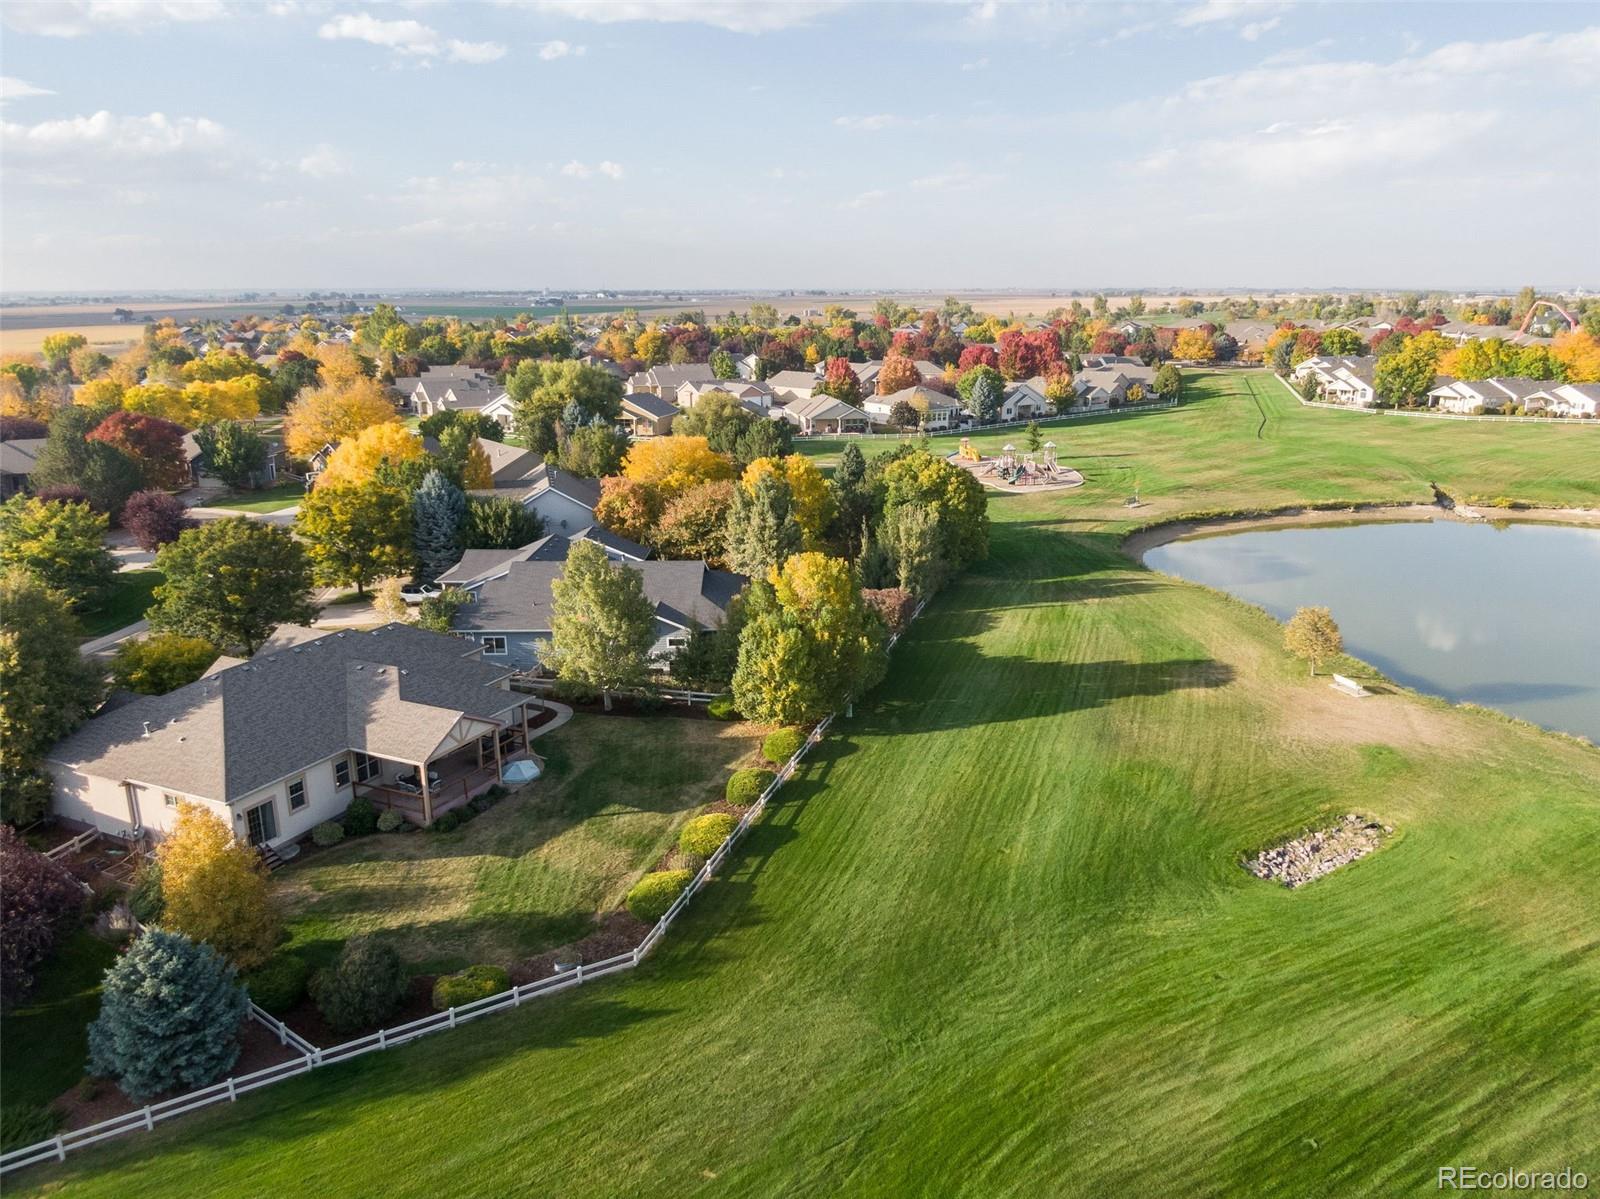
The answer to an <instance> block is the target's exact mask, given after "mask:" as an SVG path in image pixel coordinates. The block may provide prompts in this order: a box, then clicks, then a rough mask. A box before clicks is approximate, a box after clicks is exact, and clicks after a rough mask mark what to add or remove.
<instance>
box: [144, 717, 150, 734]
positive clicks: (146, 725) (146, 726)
mask: <svg viewBox="0 0 1600 1199" xmlns="http://www.w3.org/2000/svg"><path fill="white" fill-rule="evenodd" d="M144 735H145V736H146V737H148V736H149V735H150V722H149V721H148V720H147V721H145V722H144Z"/></svg>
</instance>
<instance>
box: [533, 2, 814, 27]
mask: <svg viewBox="0 0 1600 1199" xmlns="http://www.w3.org/2000/svg"><path fill="white" fill-rule="evenodd" d="M501 3H506V4H513V5H518V6H521V7H527V8H532V9H534V10H535V11H537V12H539V13H542V14H545V15H547V16H557V17H568V18H571V19H572V20H576V21H593V22H595V23H597V24H601V25H614V24H617V23H619V22H623V21H661V22H668V23H673V24H692V25H710V26H711V27H712V28H715V29H726V30H728V31H729V32H730V33H772V32H774V31H775V30H779V29H793V28H795V27H796V26H799V25H809V24H811V23H812V21H814V20H815V19H816V18H818V17H820V16H824V15H826V14H829V13H833V12H836V11H838V10H839V9H840V8H841V7H843V0H787V2H786V3H780V2H778V0H501Z"/></svg>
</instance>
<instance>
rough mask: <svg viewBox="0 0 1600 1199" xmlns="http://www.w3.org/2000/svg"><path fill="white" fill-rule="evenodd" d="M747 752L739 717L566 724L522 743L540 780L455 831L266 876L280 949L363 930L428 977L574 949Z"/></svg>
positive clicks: (379, 841)
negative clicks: (530, 749)
mask: <svg viewBox="0 0 1600 1199" xmlns="http://www.w3.org/2000/svg"><path fill="white" fill-rule="evenodd" d="M759 744H760V738H759V736H758V732H757V730H756V729H755V727H754V726H752V725H747V724H732V725H730V724H723V723H720V722H716V721H709V720H686V719H683V718H680V717H671V716H658V717H628V716H586V715H582V714H580V715H578V716H575V717H573V719H572V721H571V722H570V723H569V724H567V725H565V726H564V727H563V728H560V729H558V730H556V731H555V732H554V733H551V734H550V735H549V736H547V737H543V738H540V739H539V740H538V741H536V742H535V743H534V748H535V749H537V750H538V752H539V753H540V754H543V755H545V756H546V757H547V759H548V762H547V765H548V773H547V775H546V777H545V778H544V779H541V780H540V781H538V782H536V783H533V784H531V785H529V786H527V787H525V788H522V789H521V790H520V791H518V792H516V793H514V794H513V795H512V796H511V797H510V798H508V799H506V800H503V801H502V802H501V803H500V804H498V805H497V806H495V807H493V808H491V809H490V810H489V811H488V812H485V813H484V814H483V815H481V816H478V817H477V818H475V819H474V820H472V821H471V822H470V823H469V824H467V825H465V826H464V827H462V828H461V829H459V830H457V831H456V832H453V833H431V832H428V833H424V832H412V833H403V834H394V835H390V836H382V835H380V836H374V837H363V838H360V839H357V840H352V841H347V842H345V843H344V844H342V845H339V846H337V847H335V848H334V849H332V850H329V851H326V852H320V853H317V854H315V855H314V856H313V857H311V858H310V859H308V860H307V861H306V862H305V863H304V864H303V865H294V866H290V867H289V868H287V869H285V870H283V871H281V872H280V873H279V874H277V875H276V876H275V878H276V880H277V884H278V891H279V895H280V897H281V898H282V900H283V901H284V903H285V904H286V907H287V914H288V916H289V932H290V945H291V947H292V948H295V949H297V950H299V951H300V952H302V953H303V954H304V955H305V956H306V958H308V959H309V960H310V961H312V962H314V963H316V964H318V965H321V964H324V963H326V962H327V961H329V960H331V959H332V958H333V957H334V956H335V954H337V952H338V949H339V946H340V945H342V944H343V943H344V942H345V941H346V940H348V939H349V938H350V937H353V936H356V935H357V934H360V933H375V934H376V935H378V936H379V937H381V938H383V939H386V940H388V941H389V942H390V943H391V944H393V945H394V947H395V949H396V950H397V951H398V952H399V953H400V954H401V956H402V957H404V958H406V959H407V960H408V961H409V963H410V964H411V965H412V967H413V968H415V969H417V970H419V971H424V972H439V971H446V970H459V969H461V968H462V967H463V966H469V965H472V964H474V963H479V962H492V963H495V964H498V965H504V966H511V965H513V964H514V963H516V962H517V961H520V960H522V959H524V958H527V957H531V956H533V955H536V954H538V953H541V952H543V951H544V950H546V949H552V948H554V947H556V946H558V945H562V944H564V943H566V942H569V941H574V940H577V939H578V938H580V937H582V936H583V935H584V934H585V933H586V932H587V931H588V930H589V928H590V926H591V923H592V921H593V919H594V917H595V915H596V914H597V913H600V912H603V911H610V910H611V909H613V908H615V907H616V906H617V904H618V903H620V902H621V900H622V897H623V896H624V895H626V894H627V890H628V887H629V886H631V885H632V883H633V881H634V880H635V879H636V878H637V877H638V875H639V873H640V872H642V871H643V870H645V869H647V868H648V867H649V866H650V865H651V864H652V863H653V862H654V861H655V859H656V858H658V857H659V856H660V855H661V854H662V853H664V852H665V851H667V850H668V849H670V848H671V847H672V845H673V843H674V839H675V838H676V836H677V832H678V829H679V827H680V826H681V825H682V824H683V822H684V821H685V820H686V819H687V818H688V817H689V816H690V815H691V814H692V813H693V812H694V810H695V809H696V808H698V807H699V806H701V805H702V804H705V803H707V802H709V801H711V800H715V799H721V798H722V793H723V789H724V787H725V786H726V783H727V777H728V774H729V772H730V771H731V770H732V769H733V768H734V767H735V766H736V765H750V764H753V762H754V760H755V759H754V757H753V755H754V753H755V750H756V748H757V747H758V746H759Z"/></svg>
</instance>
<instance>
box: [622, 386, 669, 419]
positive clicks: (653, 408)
mask: <svg viewBox="0 0 1600 1199" xmlns="http://www.w3.org/2000/svg"><path fill="white" fill-rule="evenodd" d="M622 408H623V411H625V412H626V411H630V410H631V411H633V412H635V413H637V414H638V415H640V416H644V417H648V418H649V419H651V420H660V419H661V418H662V417H665V416H671V415H672V414H673V413H675V412H677V411H678V406H677V405H676V404H674V403H673V402H672V401H671V400H666V399H662V398H661V397H660V396H658V395H655V394H653V393H651V392H648V391H632V392H629V393H628V394H627V395H625V396H623V397H622Z"/></svg>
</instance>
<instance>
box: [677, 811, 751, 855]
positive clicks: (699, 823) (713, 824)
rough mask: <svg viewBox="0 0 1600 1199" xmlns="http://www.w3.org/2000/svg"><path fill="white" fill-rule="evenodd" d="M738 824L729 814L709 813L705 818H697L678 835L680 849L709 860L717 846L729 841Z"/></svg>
mask: <svg viewBox="0 0 1600 1199" xmlns="http://www.w3.org/2000/svg"><path fill="white" fill-rule="evenodd" d="M738 823H739V822H738V821H737V820H735V819H734V818H733V817H732V816H730V815H729V814H728V813H727V812H707V813H706V814H705V815H704V816H696V817H695V818H694V819H693V820H691V821H689V823H688V824H686V825H684V826H683V831H682V832H681V833H679V834H678V848H679V849H681V850H683V852H684V853H687V854H693V855H694V856H695V857H697V858H709V857H710V856H711V855H712V854H714V853H716V852H717V846H719V845H721V844H722V843H723V842H724V841H726V840H727V839H728V834H729V833H731V832H733V826H734V825H736V824H738Z"/></svg>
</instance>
